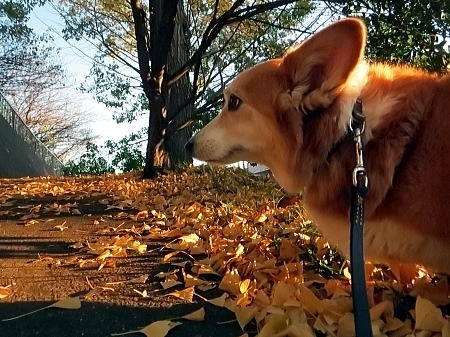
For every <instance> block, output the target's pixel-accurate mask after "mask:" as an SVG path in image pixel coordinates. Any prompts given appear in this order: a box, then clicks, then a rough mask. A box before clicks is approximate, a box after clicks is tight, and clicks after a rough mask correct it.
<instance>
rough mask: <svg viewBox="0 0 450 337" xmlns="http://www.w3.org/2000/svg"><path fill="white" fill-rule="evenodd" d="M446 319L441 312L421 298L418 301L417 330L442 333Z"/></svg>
mask: <svg viewBox="0 0 450 337" xmlns="http://www.w3.org/2000/svg"><path fill="white" fill-rule="evenodd" d="M444 322H445V319H444V317H443V316H442V312H441V310H439V308H438V307H436V306H435V305H434V304H433V303H431V301H429V300H427V299H426V298H423V297H421V296H419V297H417V300H416V329H419V330H429V331H435V332H440V331H441V330H442V328H443V326H444Z"/></svg>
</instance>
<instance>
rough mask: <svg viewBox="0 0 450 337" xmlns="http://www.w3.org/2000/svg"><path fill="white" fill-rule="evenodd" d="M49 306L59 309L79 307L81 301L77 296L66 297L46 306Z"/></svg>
mask: <svg viewBox="0 0 450 337" xmlns="http://www.w3.org/2000/svg"><path fill="white" fill-rule="evenodd" d="M48 307H49V308H60V309H80V308H81V301H80V298H79V297H78V296H77V297H66V298H63V299H61V300H59V301H58V302H56V303H53V304H51V305H49V306H48Z"/></svg>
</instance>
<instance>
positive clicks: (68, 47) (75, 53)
mask: <svg viewBox="0 0 450 337" xmlns="http://www.w3.org/2000/svg"><path fill="white" fill-rule="evenodd" d="M29 26H30V27H31V28H33V30H34V31H35V32H36V33H37V34H40V33H44V32H47V33H48V34H50V35H51V36H52V37H53V39H54V43H55V46H56V47H57V48H58V49H59V59H60V61H61V63H62V65H63V68H64V70H65V71H66V74H67V78H68V79H69V84H71V85H72V88H71V89H69V91H71V92H70V95H71V96H72V97H75V99H76V100H77V101H79V104H80V106H81V107H82V109H85V110H87V111H88V112H89V114H90V118H91V122H90V123H89V125H87V127H88V128H90V129H92V133H93V135H95V136H98V137H97V138H96V140H95V143H96V144H97V145H102V144H104V142H105V141H106V140H109V139H111V140H114V141H117V140H119V139H121V138H122V137H124V136H126V135H128V134H130V133H131V132H132V131H137V130H139V129H141V128H142V127H143V126H145V125H146V124H147V121H148V114H144V115H143V116H141V117H140V118H139V119H138V120H137V121H136V122H133V123H126V122H125V123H121V124H118V123H116V122H115V121H114V120H113V119H112V116H113V112H114V109H112V108H107V107H106V106H105V105H104V104H102V103H99V102H97V101H96V100H95V98H93V96H92V95H91V94H89V93H82V92H81V91H80V90H78V88H79V87H80V85H81V84H82V83H84V82H85V81H86V77H87V76H89V71H90V68H91V64H92V58H93V56H94V55H95V52H96V48H95V46H93V45H92V44H90V43H89V42H88V41H86V40H80V41H68V42H67V41H65V40H64V39H63V38H62V33H61V30H62V28H63V27H64V22H63V20H62V19H61V18H60V17H59V15H58V14H57V13H56V11H55V9H54V8H53V7H51V6H50V5H49V4H46V5H45V6H43V7H38V8H36V9H35V10H34V11H33V12H32V13H31V16H30V21H29Z"/></svg>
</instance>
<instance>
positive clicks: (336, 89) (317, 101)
mask: <svg viewBox="0 0 450 337" xmlns="http://www.w3.org/2000/svg"><path fill="white" fill-rule="evenodd" d="M365 43H366V28H365V26H364V24H363V23H362V22H361V21H360V20H358V19H343V20H340V21H338V22H336V23H334V24H332V25H330V26H328V27H327V28H325V29H323V30H321V31H320V32H318V33H316V34H315V35H313V36H312V37H311V38H309V39H308V40H306V41H305V42H303V43H302V44H301V45H300V46H299V47H297V48H295V49H291V50H288V51H287V53H286V55H285V56H284V57H283V62H282V71H283V72H284V76H286V77H287V81H288V83H289V85H290V86H291V88H290V89H291V90H292V99H293V103H294V104H298V105H297V106H301V108H302V109H303V110H306V111H314V110H317V109H321V108H326V107H328V106H329V105H330V104H331V103H332V102H333V100H334V99H335V98H336V96H337V95H338V94H339V93H340V92H341V91H342V89H343V88H344V86H345V83H346V81H347V80H348V78H349V76H350V75H351V73H352V71H353V70H354V69H355V67H356V66H357V65H358V63H359V62H360V61H361V60H362V57H363V53H364V48H365Z"/></svg>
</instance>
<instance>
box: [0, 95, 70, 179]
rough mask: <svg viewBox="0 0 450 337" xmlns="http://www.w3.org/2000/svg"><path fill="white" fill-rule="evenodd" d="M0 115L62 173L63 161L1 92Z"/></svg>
mask: <svg viewBox="0 0 450 337" xmlns="http://www.w3.org/2000/svg"><path fill="white" fill-rule="evenodd" d="M0 116H2V117H3V118H4V119H6V121H7V122H8V123H9V125H11V127H12V128H13V129H14V130H15V131H16V132H17V135H18V136H19V137H20V138H22V139H23V140H24V141H25V142H26V143H27V144H28V145H30V146H31V148H32V149H33V150H34V152H35V154H36V156H37V157H38V158H40V159H41V160H42V161H43V162H44V163H45V164H47V165H48V166H49V167H50V168H52V169H53V170H54V171H55V173H56V174H62V171H63V167H64V165H63V163H62V162H61V161H60V160H59V159H58V158H57V157H56V156H55V155H54V154H53V153H52V152H51V151H50V150H49V149H48V148H47V147H46V146H45V145H44V144H43V143H42V142H41V141H40V140H39V139H37V138H36V136H35V135H34V134H33V132H31V130H30V129H29V128H28V126H27V125H26V124H25V123H24V122H23V121H22V119H21V118H20V117H19V115H18V114H17V113H16V111H15V110H14V109H13V107H12V106H11V104H9V103H8V101H7V100H6V98H5V97H4V96H3V95H2V94H1V93H0Z"/></svg>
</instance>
